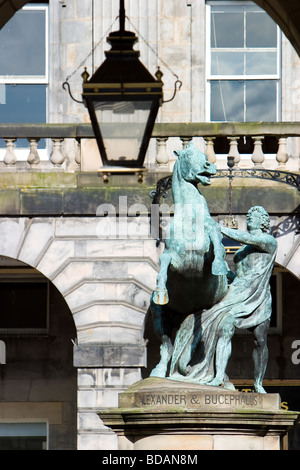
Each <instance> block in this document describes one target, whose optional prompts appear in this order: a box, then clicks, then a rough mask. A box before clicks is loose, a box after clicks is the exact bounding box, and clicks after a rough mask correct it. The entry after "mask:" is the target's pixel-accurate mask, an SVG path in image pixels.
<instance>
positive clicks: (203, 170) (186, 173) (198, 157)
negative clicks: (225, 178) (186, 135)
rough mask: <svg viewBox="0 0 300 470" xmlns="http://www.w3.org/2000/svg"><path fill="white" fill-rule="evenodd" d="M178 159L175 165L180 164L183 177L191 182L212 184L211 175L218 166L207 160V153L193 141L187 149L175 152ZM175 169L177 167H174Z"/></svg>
mask: <svg viewBox="0 0 300 470" xmlns="http://www.w3.org/2000/svg"><path fill="white" fill-rule="evenodd" d="M174 154H175V155H177V157H178V159H177V161H176V163H175V165H176V166H177V165H178V166H179V168H178V169H179V171H180V173H181V175H182V177H183V178H184V179H185V180H186V181H188V182H190V183H194V184H197V183H201V184H203V185H204V186H206V185H208V184H210V179H209V178H210V176H212V175H215V174H216V172H217V168H216V166H215V165H214V164H213V163H210V162H209V161H208V160H207V156H206V155H205V153H203V152H201V151H200V150H198V149H197V148H196V147H195V146H194V144H193V142H190V143H189V144H188V145H187V146H186V148H185V149H183V150H178V151H175V152H174ZM174 169H175V168H174Z"/></svg>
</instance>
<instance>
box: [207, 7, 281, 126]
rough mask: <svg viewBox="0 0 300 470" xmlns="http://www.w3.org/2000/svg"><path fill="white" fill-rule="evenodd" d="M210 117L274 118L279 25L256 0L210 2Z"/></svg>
mask: <svg viewBox="0 0 300 470" xmlns="http://www.w3.org/2000/svg"><path fill="white" fill-rule="evenodd" d="M210 34H211V51H210V58H211V61H210V92H211V107H210V119H211V120H212V121H261V120H264V121H276V119H277V114H278V112H277V103H279V100H278V96H277V95H278V93H279V90H280V87H279V84H280V75H279V63H280V60H279V51H280V48H279V47H278V40H279V37H280V36H279V35H278V27H277V25H276V24H275V23H274V22H273V20H272V19H271V18H270V17H269V16H268V14H267V13H266V12H265V11H264V10H262V9H261V8H259V7H258V6H257V5H255V4H254V3H252V4H251V3H250V2H247V5H242V2H239V3H238V2H232V3H230V2H226V4H225V2H224V3H223V2H215V3H213V4H212V5H211V32H210Z"/></svg>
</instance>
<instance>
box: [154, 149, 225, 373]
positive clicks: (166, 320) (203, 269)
mask: <svg viewBox="0 0 300 470" xmlns="http://www.w3.org/2000/svg"><path fill="white" fill-rule="evenodd" d="M174 153H175V155H177V156H178V159H177V160H176V162H175V165H174V170H173V176H172V191H173V199H174V204H175V211H174V217H173V219H172V221H171V223H170V225H169V231H168V234H167V236H166V239H165V249H164V251H163V253H162V255H161V256H160V271H159V273H158V276H157V281H156V289H155V291H154V292H153V294H152V297H151V313H152V317H153V325H154V330H155V333H156V335H157V336H158V337H159V339H160V341H161V347H160V356H161V357H160V362H159V363H158V364H157V366H156V367H155V368H154V369H153V371H152V372H151V376H156V377H165V376H166V374H167V367H168V363H169V361H170V358H171V356H172V350H173V346H172V341H171V334H172V329H173V326H174V325H173V319H174V318H175V317H179V318H180V321H182V320H183V319H184V318H185V317H186V316H187V315H189V314H191V313H195V312H197V311H201V310H203V309H207V308H210V307H211V306H212V305H214V304H216V303H217V302H219V301H220V300H221V299H222V298H223V297H224V295H225V293H226V291H227V288H228V284H227V273H228V265H227V263H226V261H225V249H224V246H223V245H222V235H221V230H220V226H219V225H218V223H217V222H215V221H214V220H213V219H212V217H211V215H210V213H209V210H208V207H207V203H206V200H205V198H204V196H203V195H202V194H201V193H200V191H199V190H198V187H197V184H198V183H201V184H202V185H204V186H206V185H209V184H210V179H209V178H210V176H212V175H214V174H216V171H217V170H216V166H215V165H214V164H213V163H210V162H208V160H207V157H206V155H205V154H204V153H202V152H200V151H199V150H198V149H196V148H195V147H194V144H193V143H190V144H189V145H188V146H187V147H186V148H185V149H183V150H181V151H178V152H174Z"/></svg>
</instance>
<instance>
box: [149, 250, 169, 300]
mask: <svg viewBox="0 0 300 470" xmlns="http://www.w3.org/2000/svg"><path fill="white" fill-rule="evenodd" d="M159 262H160V270H159V273H158V276H157V280H156V289H155V291H154V292H153V296H152V300H153V302H154V303H155V304H157V305H166V304H167V303H168V302H169V295H168V291H167V287H166V284H167V278H168V267H169V264H170V262H171V256H170V254H169V253H168V252H167V251H164V252H163V253H162V255H161V256H160V258H159Z"/></svg>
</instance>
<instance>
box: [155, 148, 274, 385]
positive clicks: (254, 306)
mask: <svg viewBox="0 0 300 470" xmlns="http://www.w3.org/2000/svg"><path fill="white" fill-rule="evenodd" d="M203 155H204V154H202V153H201V152H199V151H198V150H196V149H195V148H194V147H193V146H190V147H188V148H187V149H186V150H184V151H182V152H179V157H178V160H177V162H176V164H175V167H174V175H175V178H174V184H173V186H172V189H173V195H174V199H175V214H174V222H173V224H172V226H171V231H170V233H171V235H173V236H171V237H170V238H169V239H167V240H166V248H165V250H164V252H163V254H162V257H161V271H160V273H159V275H158V280H157V290H156V291H155V292H154V293H153V296H152V301H151V310H152V314H153V320H154V327H155V330H156V332H157V334H158V336H159V337H160V339H161V341H162V346H161V360H160V363H159V364H158V366H157V367H156V368H155V369H154V370H153V371H152V373H151V375H154V376H160V377H165V376H166V375H167V366H168V363H169V361H170V359H171V364H170V371H169V374H168V377H169V378H171V379H173V380H182V381H186V382H194V383H199V384H206V385H213V386H219V385H222V386H224V387H226V388H234V387H233V385H232V384H231V383H230V382H229V379H228V377H227V375H226V366H227V363H228V360H229V357H230V354H231V339H232V336H233V334H234V331H235V328H243V329H251V331H253V334H254V339H255V348H254V352H253V360H254V388H255V391H256V392H259V393H264V392H265V391H264V389H263V386H262V380H263V377H264V374H265V370H266V365H267V359H268V349H267V342H266V339H267V331H268V327H269V323H270V316H271V312H272V309H271V304H272V299H271V293H270V276H271V273H272V269H273V265H274V260H275V256H276V251H277V242H276V240H275V238H274V237H273V236H271V235H270V234H269V233H268V232H269V216H268V214H267V212H266V211H265V209H264V208H263V207H260V206H256V207H253V208H251V209H250V210H249V212H248V215H247V229H248V231H245V232H244V231H241V230H236V229H229V228H226V227H221V226H220V225H219V224H217V223H216V222H214V221H213V219H212V218H211V216H210V214H209V212H208V208H207V205H206V202H205V200H204V197H203V196H202V195H201V194H200V193H199V191H198V189H197V187H196V185H197V183H198V182H201V183H202V184H207V183H208V180H207V177H208V174H209V173H210V174H213V171H214V169H213V168H212V167H211V166H210V165H211V164H210V165H206V163H205V162H206V160H205V159H206V157H205V155H204V157H203ZM203 159H204V160H203ZM197 161H198V162H199V163H198V166H197ZM195 168H197V170H196V171H195V170H194V169H195ZM199 168H201V171H200V170H199ZM179 172H180V173H179ZM178 174H179V175H180V177H179V176H178ZM186 175H194V176H193V177H191V176H189V179H187V178H186ZM195 175H197V177H196V176H195ZM200 175H201V178H200ZM203 176H204V177H205V178H204V179H203ZM188 185H191V186H192V187H193V188H192V189H191V188H189V187H188ZM196 191H198V194H200V196H198V197H200V200H201V203H202V206H199V204H198V203H199V200H198V199H197V197H196V194H197V192H196ZM191 195H194V196H195V199H192V198H191ZM179 196H180V198H181V199H179V202H180V200H181V201H182V200H184V197H185V198H188V200H189V201H190V202H192V203H193V204H194V207H195V211H196V210H203V207H205V211H204V218H203V227H202V229H204V230H202V239H205V240H206V244H203V243H202V251H201V250H200V251H199V247H200V246H201V244H200V243H199V242H200V241H201V240H198V241H197V236H196V235H195V240H196V241H197V243H194V244H193V245H192V246H193V248H194V251H192V252H191V253H188V250H185V249H184V247H185V246H187V240H186V239H185V238H184V237H181V238H180V239H179V240H178V239H177V238H176V237H175V236H174V224H175V225H176V216H177V217H180V218H181V219H182V217H183V212H182V208H181V207H180V204H179V211H178V212H177V214H176V209H177V208H178V206H177V205H176V202H178V198H179ZM203 200H204V201H203ZM194 220H195V214H193V218H191V219H190V222H189V223H190V224H191V226H193V221H194ZM212 221H213V222H212ZM194 230H196V232H197V230H199V231H200V227H199V226H198V227H197V226H196V225H195V227H194ZM220 232H222V233H223V234H224V235H226V236H228V237H230V238H232V239H234V240H236V241H239V242H240V243H243V244H244V246H243V247H242V248H241V249H239V250H238V251H237V253H236V254H235V257H234V262H235V265H236V269H235V273H234V275H233V277H234V280H233V281H232V283H231V284H230V285H229V287H228V284H227V282H225V277H227V276H225V272H227V274H228V278H229V277H230V274H231V275H232V273H229V272H228V269H227V264H225V260H224V255H223V253H224V251H223V250H224V247H223V245H222V242H221V237H220ZM200 238H201V237H200ZM218 245H219V246H218ZM203 246H205V247H206V249H205V250H203ZM197 248H198V251H197ZM173 253H175V255H174V254H173ZM214 253H215V255H214V256H213V254H214ZM201 256H202V258H201ZM199 258H200V259H201V262H199ZM166 260H167V261H166ZM174 260H175V261H174ZM197 260H198V262H197ZM176 263H177V264H176ZM180 266H181V271H180V270H179V269H178V268H179V267H180ZM213 292H215V294H217V295H215V296H213V295H212V293H213ZM157 293H159V295H157ZM167 294H168V296H167ZM162 297H164V299H165V301H164V302H161V303H162V304H163V305H159V303H160V300H161V299H162ZM176 314H177V315H179V317H180V318H181V319H182V318H184V320H183V321H182V323H181V324H180V326H179V328H178V331H177V333H176V337H175V341H174V347H173V345H172V343H171V339H170V338H171V327H172V321H171V320H172V318H173V316H174V315H176Z"/></svg>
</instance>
